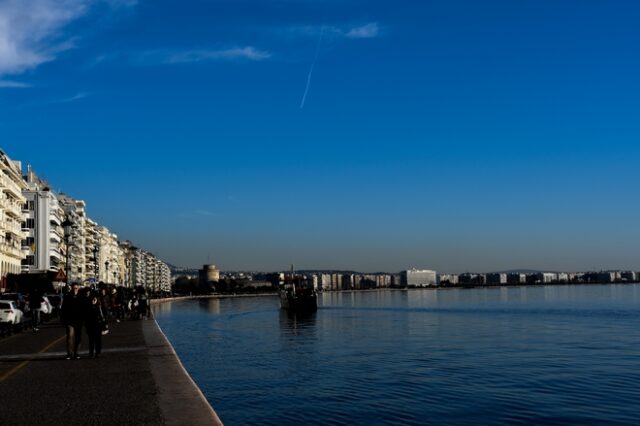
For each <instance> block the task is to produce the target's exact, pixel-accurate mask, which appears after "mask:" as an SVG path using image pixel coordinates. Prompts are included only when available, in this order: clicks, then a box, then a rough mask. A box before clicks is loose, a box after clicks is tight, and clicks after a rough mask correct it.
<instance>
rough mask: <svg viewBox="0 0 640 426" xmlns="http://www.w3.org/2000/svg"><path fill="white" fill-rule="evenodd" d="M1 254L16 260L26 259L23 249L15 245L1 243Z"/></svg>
mask: <svg viewBox="0 0 640 426" xmlns="http://www.w3.org/2000/svg"><path fill="white" fill-rule="evenodd" d="M0 252H2V253H3V254H5V255H7V256H9V257H14V258H16V259H23V258H24V257H25V255H24V254H23V252H22V248H21V247H18V246H16V245H13V244H7V243H0Z"/></svg>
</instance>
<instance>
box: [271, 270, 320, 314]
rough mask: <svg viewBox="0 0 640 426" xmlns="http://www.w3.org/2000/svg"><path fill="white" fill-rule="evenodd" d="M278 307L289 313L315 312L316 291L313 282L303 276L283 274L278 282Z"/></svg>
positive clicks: (316, 303)
mask: <svg viewBox="0 0 640 426" xmlns="http://www.w3.org/2000/svg"><path fill="white" fill-rule="evenodd" d="M279 294H280V307H281V308H282V309H286V310H287V312H289V313H305V312H315V311H317V310H318V293H317V292H316V290H315V289H314V288H313V282H311V281H310V280H308V279H306V278H305V277H303V276H296V275H294V274H293V271H292V273H291V275H289V276H285V279H284V281H283V282H282V283H280V288H279Z"/></svg>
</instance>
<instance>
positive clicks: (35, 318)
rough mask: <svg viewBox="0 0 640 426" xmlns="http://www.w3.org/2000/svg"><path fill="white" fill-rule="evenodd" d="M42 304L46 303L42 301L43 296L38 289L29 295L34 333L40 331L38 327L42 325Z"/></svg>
mask: <svg viewBox="0 0 640 426" xmlns="http://www.w3.org/2000/svg"><path fill="white" fill-rule="evenodd" d="M42 302H44V299H42V294H40V292H39V291H38V290H37V289H34V290H32V291H31V293H29V310H30V311H31V328H33V331H38V325H40V309H41V308H42Z"/></svg>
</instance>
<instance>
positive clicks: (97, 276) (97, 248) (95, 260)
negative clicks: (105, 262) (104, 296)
mask: <svg viewBox="0 0 640 426" xmlns="http://www.w3.org/2000/svg"><path fill="white" fill-rule="evenodd" d="M99 254H100V245H99V244H96V245H95V247H93V266H94V268H95V271H94V274H95V282H94V285H95V286H96V287H97V286H98V281H100V262H99V261H100V259H99V258H98V255H99Z"/></svg>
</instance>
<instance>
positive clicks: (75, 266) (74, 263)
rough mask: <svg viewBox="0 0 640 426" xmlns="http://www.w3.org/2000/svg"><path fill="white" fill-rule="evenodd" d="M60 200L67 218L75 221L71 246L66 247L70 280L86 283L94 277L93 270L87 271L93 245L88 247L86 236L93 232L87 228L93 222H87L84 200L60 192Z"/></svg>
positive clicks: (70, 239) (70, 281) (70, 241)
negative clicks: (89, 252) (88, 254)
mask: <svg viewBox="0 0 640 426" xmlns="http://www.w3.org/2000/svg"><path fill="white" fill-rule="evenodd" d="M58 201H59V202H60V205H61V207H62V209H63V210H64V212H65V215H66V218H67V219H69V220H70V221H71V222H72V223H73V230H72V233H71V235H70V236H69V247H66V250H65V256H64V260H65V264H66V259H67V257H68V259H69V267H68V268H67V266H65V271H66V270H67V269H68V271H69V274H68V275H69V276H68V277H67V279H68V282H69V283H72V282H75V281H77V282H79V283H86V282H88V280H89V279H90V278H93V270H91V271H89V272H88V271H87V251H92V247H91V248H87V244H86V236H87V234H88V233H90V232H91V231H88V230H87V227H91V226H92V225H91V222H89V223H87V213H86V204H85V202H84V201H82V200H76V199H74V198H72V197H70V196H68V195H66V194H59V195H58ZM92 255H93V253H92Z"/></svg>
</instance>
